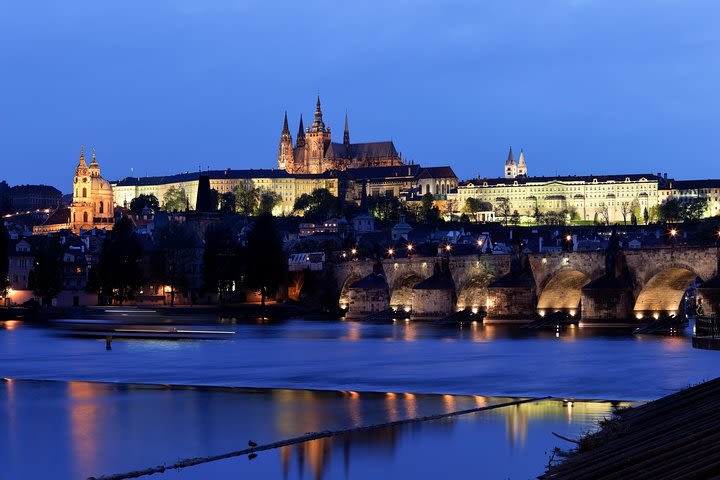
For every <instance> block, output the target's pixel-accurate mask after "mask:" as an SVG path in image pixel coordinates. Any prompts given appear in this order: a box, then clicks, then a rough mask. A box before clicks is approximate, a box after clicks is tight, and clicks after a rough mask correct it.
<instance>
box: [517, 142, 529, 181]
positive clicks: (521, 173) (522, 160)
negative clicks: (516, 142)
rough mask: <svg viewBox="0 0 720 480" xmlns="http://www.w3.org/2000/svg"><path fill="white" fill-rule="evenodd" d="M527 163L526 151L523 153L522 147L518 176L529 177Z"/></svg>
mask: <svg viewBox="0 0 720 480" xmlns="http://www.w3.org/2000/svg"><path fill="white" fill-rule="evenodd" d="M527 175H528V173H527V164H526V163H525V153H523V150H522V148H521V149H520V156H519V157H518V165H517V176H518V177H527Z"/></svg>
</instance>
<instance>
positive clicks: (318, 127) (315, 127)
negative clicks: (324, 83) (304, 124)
mask: <svg viewBox="0 0 720 480" xmlns="http://www.w3.org/2000/svg"><path fill="white" fill-rule="evenodd" d="M312 131H313V132H324V131H325V123H323V118H322V110H321V109H320V95H318V96H317V102H316V103H315V121H314V122H313V124H312Z"/></svg>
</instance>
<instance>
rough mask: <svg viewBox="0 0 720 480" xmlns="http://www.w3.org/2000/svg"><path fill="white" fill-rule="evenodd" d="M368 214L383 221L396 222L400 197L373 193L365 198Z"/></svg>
mask: <svg viewBox="0 0 720 480" xmlns="http://www.w3.org/2000/svg"><path fill="white" fill-rule="evenodd" d="M367 203H368V210H369V211H370V214H371V215H372V216H373V217H375V218H377V219H378V220H381V221H383V222H397V221H398V220H399V218H400V211H401V210H402V205H401V204H400V199H398V198H397V197H395V196H392V195H375V196H372V197H369V198H368V200H367Z"/></svg>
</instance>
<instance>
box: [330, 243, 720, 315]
mask: <svg viewBox="0 0 720 480" xmlns="http://www.w3.org/2000/svg"><path fill="white" fill-rule="evenodd" d="M620 256H621V259H622V263H623V265H622V272H623V275H622V279H621V281H620V280H618V281H617V282H614V283H613V282H611V283H612V285H610V284H608V282H607V281H605V280H603V278H605V277H604V276H605V273H606V252H604V251H594V252H566V253H545V254H529V255H528V256H527V257H528V261H529V267H530V271H531V273H532V278H531V279H529V280H530V281H529V282H527V281H526V282H525V283H522V284H517V285H513V284H512V281H508V280H507V276H508V273H509V272H510V264H511V257H512V255H468V256H451V257H450V258H449V273H450V275H451V276H452V279H453V281H454V284H455V295H454V298H455V303H456V310H463V309H467V308H470V309H473V310H481V311H484V312H486V314H487V316H488V317H496V318H498V319H499V318H509V317H518V318H523V317H524V318H530V317H533V316H535V315H536V314H539V315H541V316H542V315H545V314H546V313H552V312H555V311H564V312H569V313H570V314H571V315H576V314H581V315H582V318H583V319H584V320H588V321H590V320H603V321H605V320H613V319H623V320H625V319H629V318H637V319H640V318H643V317H652V316H655V317H657V316H659V315H663V314H668V313H676V312H678V310H679V308H680V303H681V301H682V299H683V296H684V294H685V292H686V290H687V289H688V288H689V287H690V286H691V285H692V284H693V283H694V282H697V283H698V284H700V285H701V284H702V283H704V282H708V281H709V280H711V279H714V278H715V277H716V276H717V275H718V249H717V248H715V247H672V248H657V249H643V250H623V251H621V253H620ZM440 260H441V259H440V257H415V258H410V259H408V258H403V259H385V260H383V261H382V264H383V270H384V273H385V278H386V280H387V285H388V289H389V292H388V293H389V299H390V306H392V307H394V308H400V309H404V310H406V311H411V310H413V303H412V302H413V295H412V292H413V287H414V286H415V285H417V284H418V283H419V282H421V281H422V280H425V279H427V278H428V277H430V276H431V275H432V274H433V268H434V266H435V263H436V262H440ZM372 265H373V262H372V261H369V260H368V261H347V262H342V263H336V264H332V265H331V268H333V269H334V272H333V273H334V278H335V279H336V280H337V282H338V284H337V291H338V292H340V299H339V303H340V306H341V307H342V308H347V307H348V305H349V300H350V299H349V290H350V289H349V287H350V285H352V284H353V283H354V282H355V281H357V280H359V279H361V278H363V277H365V276H367V275H368V274H370V273H371V271H372ZM503 278H505V281H501V280H502V279H503ZM700 292H701V296H703V291H702V289H700ZM708 294H709V291H708V292H705V296H707V295H708ZM718 294H719V295H718V296H720V292H718ZM706 300H708V302H706V304H705V305H706V306H707V308H708V309H710V310H714V311H715V310H716V309H717V303H718V302H717V299H716V298H706Z"/></svg>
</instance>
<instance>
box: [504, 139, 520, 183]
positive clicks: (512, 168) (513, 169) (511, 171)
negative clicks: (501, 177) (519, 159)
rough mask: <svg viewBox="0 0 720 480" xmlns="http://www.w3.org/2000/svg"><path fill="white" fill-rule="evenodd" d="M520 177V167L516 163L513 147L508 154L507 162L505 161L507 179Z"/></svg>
mask: <svg viewBox="0 0 720 480" xmlns="http://www.w3.org/2000/svg"><path fill="white" fill-rule="evenodd" d="M517 175H518V166H517V164H516V163H515V156H514V155H513V151H512V147H510V151H509V152H508V157H507V160H505V178H515V177H517Z"/></svg>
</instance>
